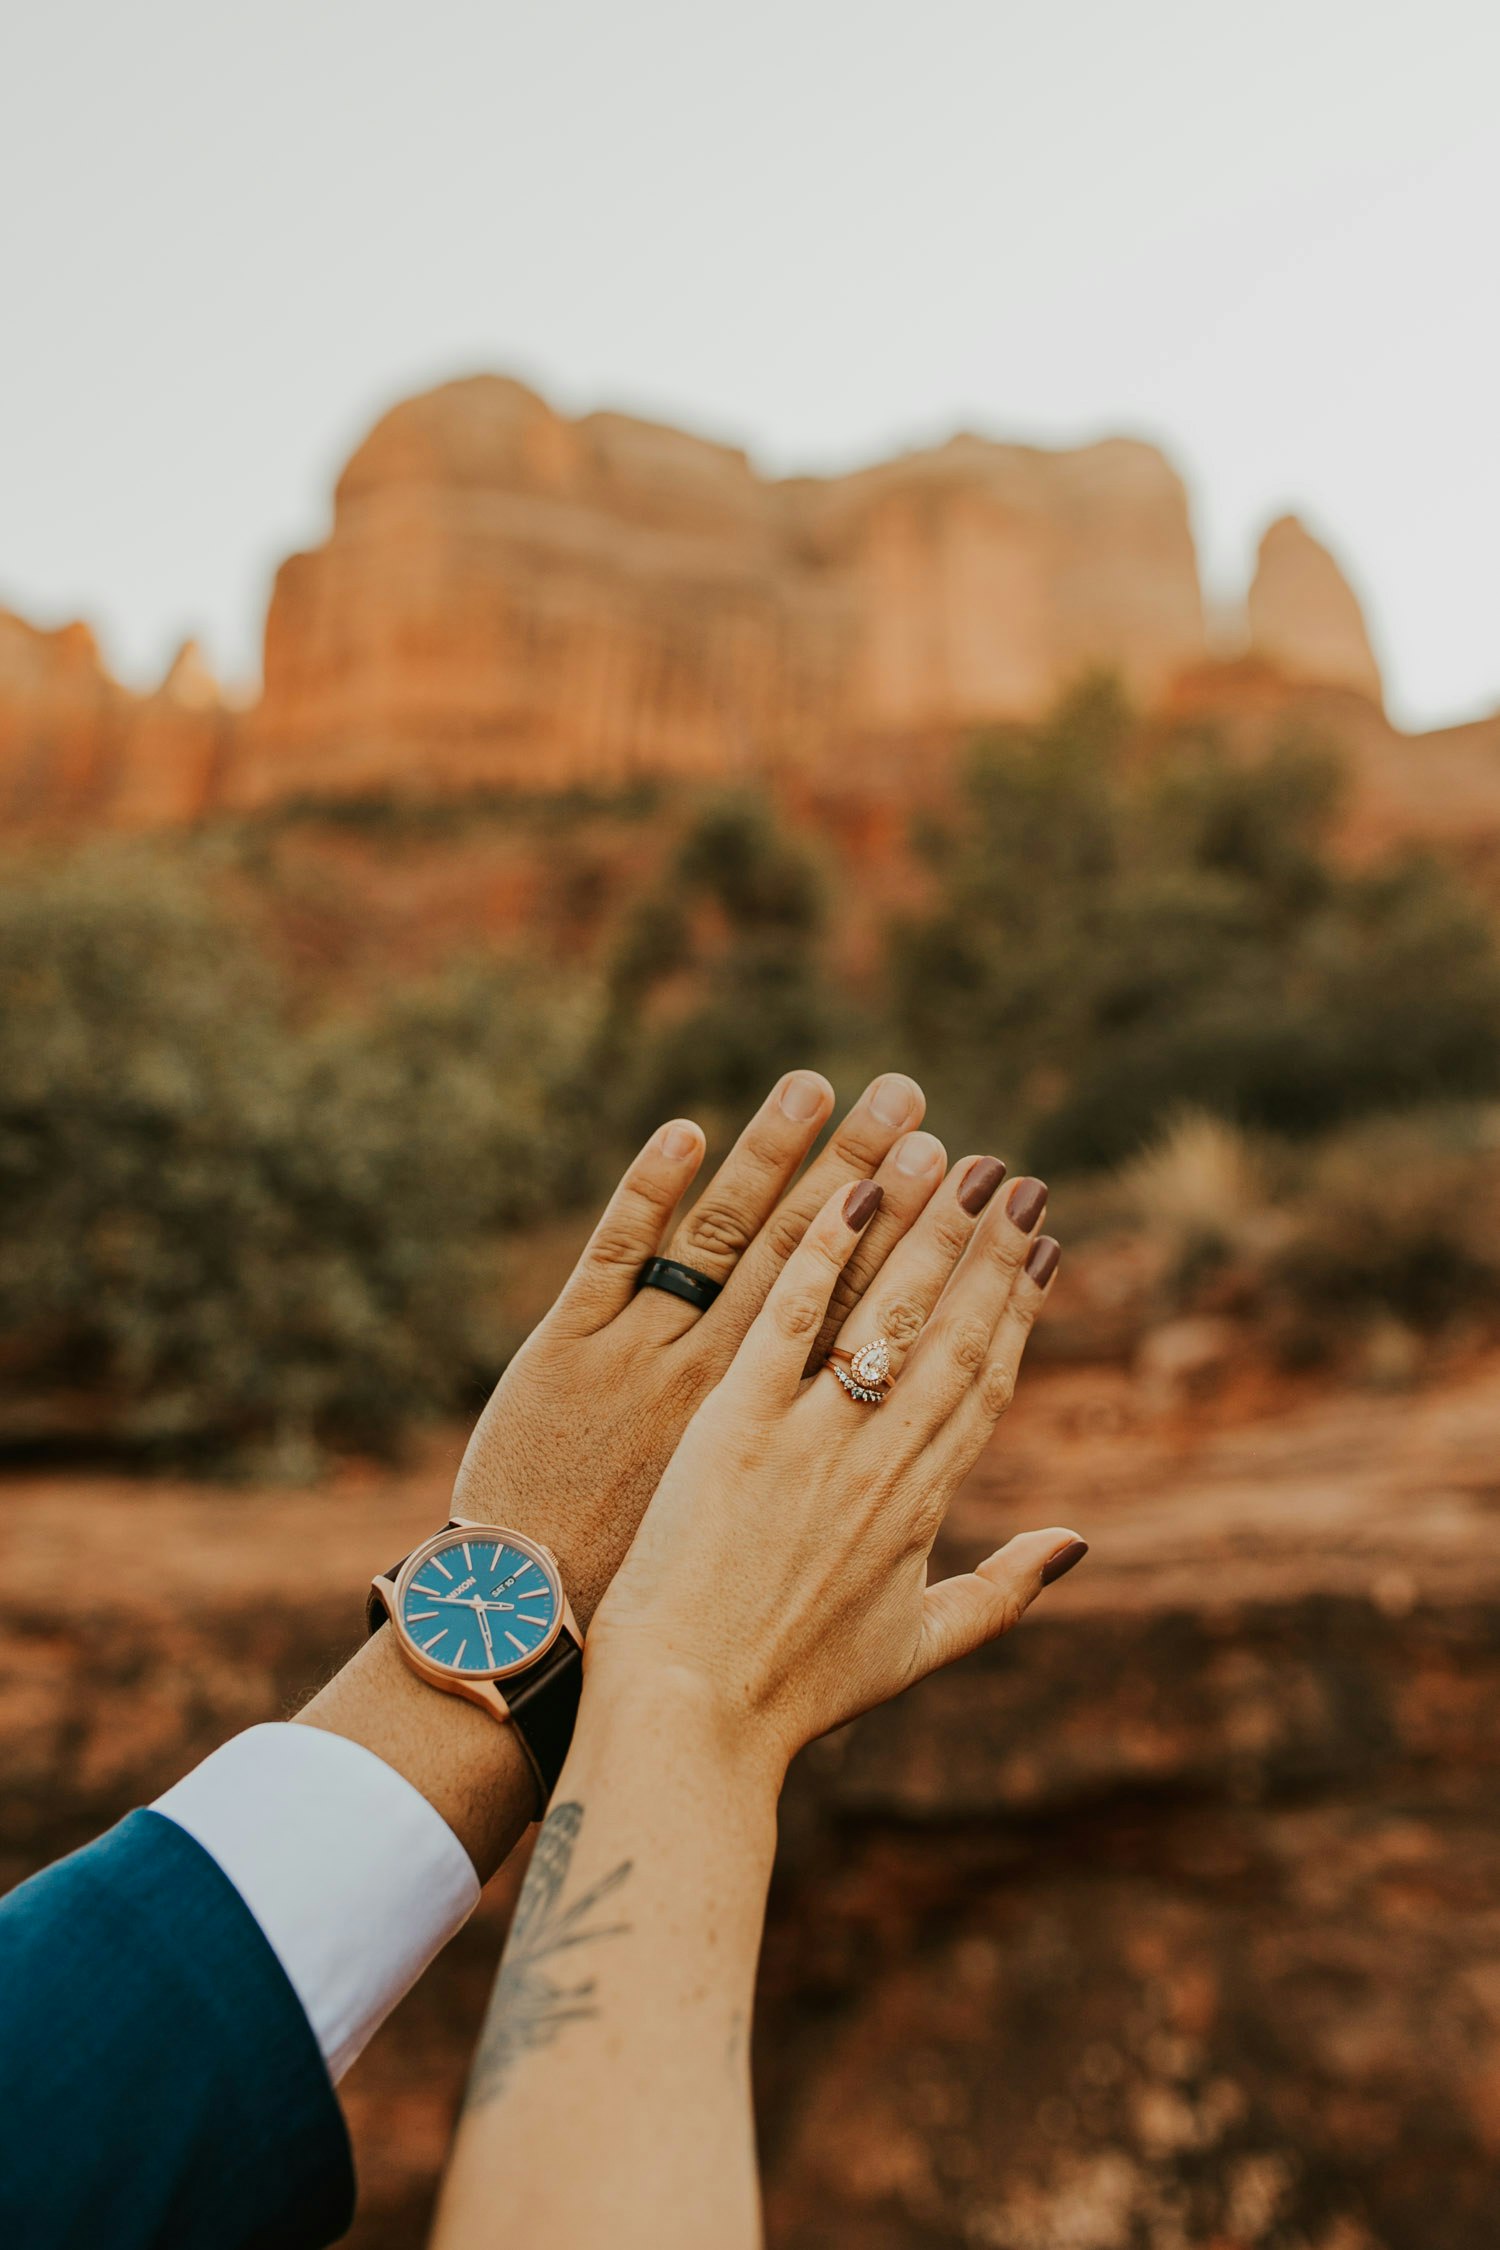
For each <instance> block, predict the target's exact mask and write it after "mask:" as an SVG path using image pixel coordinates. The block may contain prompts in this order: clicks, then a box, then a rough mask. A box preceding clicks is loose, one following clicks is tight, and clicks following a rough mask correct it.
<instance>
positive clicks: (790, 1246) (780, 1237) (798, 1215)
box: [765, 1204, 812, 1266]
mask: <svg viewBox="0 0 1500 2250" xmlns="http://www.w3.org/2000/svg"><path fill="white" fill-rule="evenodd" d="M811 1217H812V1214H811V1212H809V1211H804V1210H802V1209H800V1208H799V1207H798V1206H796V1205H795V1204H783V1205H782V1207H781V1209H780V1210H779V1211H773V1212H772V1214H771V1216H770V1218H769V1219H768V1220H767V1221H766V1228H765V1242H766V1247H767V1249H768V1250H769V1251H770V1253H771V1255H772V1257H773V1258H774V1259H775V1260H776V1263H777V1264H778V1265H780V1266H784V1265H785V1264H786V1261H787V1259H788V1258H789V1257H790V1256H791V1254H792V1252H793V1251H794V1250H795V1249H797V1248H798V1246H799V1245H800V1243H801V1241H802V1237H803V1236H804V1235H805V1234H806V1232H807V1228H808V1222H809V1220H810V1219H811Z"/></svg>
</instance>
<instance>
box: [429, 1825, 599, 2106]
mask: <svg viewBox="0 0 1500 2250" xmlns="http://www.w3.org/2000/svg"><path fill="white" fill-rule="evenodd" d="M582 1826H583V1807H582V1805H578V1804H568V1805H554V1806H553V1808H552V1810H551V1812H550V1813H548V1815H547V1818H546V1820H545V1821H544V1822H543V1824H542V1832H541V1834H540V1835H539V1836H538V1838H537V1840H536V1849H535V1851H534V1852H533V1853H532V1855H531V1865H530V1867H529V1868H528V1869H527V1871H526V1880H525V1882H524V1883H523V1884H522V1886H521V1896H520V1899H519V1901H518V1903H517V1906H516V1915H515V1920H514V1921H513V1922H512V1923H511V1926H510V1936H509V1938H508V1939H507V1940H506V1946H505V1953H504V1956H503V1958H502V1960H501V1963H500V1974H499V1975H498V1976H497V1977H496V1979H495V1989H494V1991H493V1992H492V1993H491V1995H490V2005H489V2010H488V2013H487V2014H486V2016H485V2019H484V2029H483V2030H482V2031H481V2033H480V2035H479V2045H478V2047H477V2048H476V2050H475V2054H474V2067H473V2069H472V2071H471V2072H470V2074H469V2090H468V2093H467V2095H466V2096H465V2106H466V2107H467V2108H470V2109H472V2108H475V2107H476V2106H477V2105H478V2104H479V2103H481V2102H487V2101H490V2100H492V2099H493V2097H494V2096H495V2095H496V2094H498V2093H499V2092H500V2091H501V2090H502V2088H503V2087H504V2084H505V2081H506V2078H507V2076H508V2075H509V2073H510V2071H511V2069H512V2067H513V2065H514V2064H515V2063H516V2061H517V2060H518V2058H519V2057H520V2056H522V2055H524V2054H527V2053H529V2052H530V2050H531V2049H532V2048H535V2047H548V2046H550V2045H551V2044H552V2041H553V2040H554V2039H555V2038H556V2037H557V2034H558V2033H559V2031H561V2030H562V2028H563V2026H564V2024H569V2023H584V2022H587V2021H588V2019H589V2018H590V2017H592V2016H596V2015H597V2014H598V2013H599V2008H598V2002H597V1998H596V1981H595V1979H594V1978H593V1977H583V1978H580V1979H578V1980H577V1981H576V1982H574V1983H569V1982H567V1981H566V1979H565V1978H563V1977H561V1976H560V1975H559V1973H558V1972H559V1970H560V1969H561V1968H563V1967H564V1966H566V1964H564V1963H560V1962H559V1961H558V1960H557V1956H558V1955H560V1954H566V1953H569V1952H571V1951H572V1950H573V1948H574V1947H576V1946H580V1945H595V1944H597V1943H598V1942H599V1940H600V1939H601V1938H610V1937H624V1936H625V1935H626V1933H627V1932H628V1931H629V1928H630V1924H629V1923H628V1922H608V1923H604V1922H599V1921H597V1920H596V1919H595V1917H596V1915H597V1912H598V1909H599V1908H600V1907H601V1906H602V1905H603V1904H604V1901H605V1900H606V1899H607V1898H610V1897H612V1896H613V1894H614V1893H615V1892H616V1891H618V1890H619V1888H620V1886H621V1884H622V1883H623V1882H624V1881H625V1879H626V1877H627V1876H628V1875H629V1873H630V1870H631V1864H632V1863H631V1862H630V1861H629V1860H628V1859H625V1860H621V1862H620V1864H619V1866H618V1867H616V1868H615V1869H614V1870H613V1871H612V1872H611V1873H610V1874H608V1875H606V1876H604V1877H603V1879H602V1880H601V1881H600V1882H597V1883H595V1884H593V1885H592V1886H591V1888H590V1889H588V1890H586V1891H585V1892H584V1893H583V1894H582V1896H581V1897H579V1898H576V1899H574V1900H573V1902H572V1904H571V1905H569V1906H565V1905H564V1904H563V1890H564V1888H565V1886H566V1884H567V1880H568V1871H569V1869H570V1868H571V1866H572V1864H573V1847H574V1845H575V1844H576V1843H577V1841H578V1831H579V1829H580V1828H581V1827H582Z"/></svg>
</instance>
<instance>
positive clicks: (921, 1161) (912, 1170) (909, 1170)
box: [896, 1133, 945, 1180]
mask: <svg viewBox="0 0 1500 2250" xmlns="http://www.w3.org/2000/svg"><path fill="white" fill-rule="evenodd" d="M944 1153H945V1151H944V1148H943V1144H942V1142H941V1141H940V1140H938V1139H937V1138H936V1136H935V1135H933V1134H932V1133H908V1134H907V1136H906V1138H905V1140H904V1141H903V1142H902V1143H901V1146H900V1147H899V1148H898V1149H897V1151H896V1170H897V1171H898V1172H904V1173H905V1174H906V1176H907V1178H908V1179H912V1180H919V1179H920V1178H921V1177H922V1175H923V1173H924V1172H935V1171H936V1170H937V1168H938V1166H939V1165H940V1164H941V1163H942V1161H943V1156H944Z"/></svg>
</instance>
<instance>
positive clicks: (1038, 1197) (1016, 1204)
mask: <svg viewBox="0 0 1500 2250" xmlns="http://www.w3.org/2000/svg"><path fill="white" fill-rule="evenodd" d="M1005 1208H1006V1210H1007V1211H1008V1212H1009V1213H1010V1215H1011V1218H1012V1219H1013V1220H1014V1222H1015V1224H1016V1225H1017V1226H1018V1227H1019V1228H1020V1230H1021V1232H1022V1234H1030V1232H1031V1230H1032V1228H1033V1227H1034V1226H1035V1225H1036V1223H1037V1220H1038V1219H1039V1218H1040V1217H1041V1215H1042V1213H1043V1212H1044V1211H1045V1210H1046V1208H1047V1188H1046V1183H1045V1182H1044V1181H1042V1180H1028V1179H1020V1180H1017V1182H1016V1184H1015V1186H1014V1187H1013V1188H1012V1189H1011V1191H1010V1193H1009V1195H1008V1196H1007V1197H1006V1199H1005Z"/></svg>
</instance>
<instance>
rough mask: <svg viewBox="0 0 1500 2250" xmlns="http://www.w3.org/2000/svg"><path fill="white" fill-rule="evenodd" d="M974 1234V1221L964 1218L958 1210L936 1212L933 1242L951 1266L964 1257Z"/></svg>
mask: <svg viewBox="0 0 1500 2250" xmlns="http://www.w3.org/2000/svg"><path fill="white" fill-rule="evenodd" d="M973 1232H974V1222H973V1220H972V1219H966V1218H964V1217H963V1216H962V1214H961V1213H960V1212H959V1211H958V1210H957V1209H956V1208H955V1209H953V1210H948V1211H940V1212H936V1213H935V1214H934V1216H933V1241H934V1244H935V1246H936V1248H937V1249H938V1251H939V1252H940V1253H941V1254H942V1256H943V1257H944V1258H945V1259H946V1260H947V1262H948V1264H949V1265H954V1264H956V1262H957V1261H958V1259H959V1258H960V1257H961V1256H962V1255H963V1253H964V1251H965V1250H966V1249H967V1248H968V1246H969V1237H970V1235H971V1234H972V1233H973Z"/></svg>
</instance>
